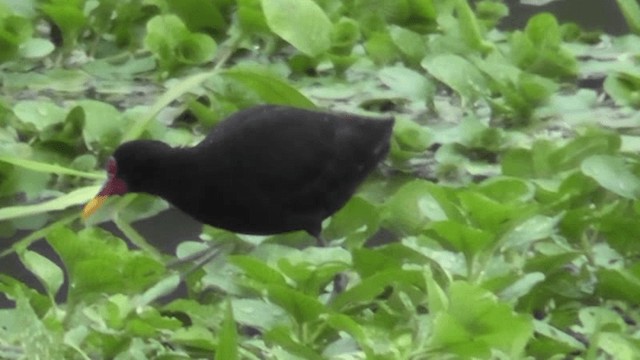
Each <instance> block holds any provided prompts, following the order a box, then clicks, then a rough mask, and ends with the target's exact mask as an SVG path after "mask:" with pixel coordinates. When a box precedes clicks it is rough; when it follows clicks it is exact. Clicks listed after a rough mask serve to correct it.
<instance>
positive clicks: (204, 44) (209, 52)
mask: <svg viewBox="0 0 640 360" xmlns="http://www.w3.org/2000/svg"><path fill="white" fill-rule="evenodd" d="M216 49H217V45H216V42H215V41H214V40H213V39H212V38H211V37H210V36H208V35H205V34H189V35H188V36H185V37H184V38H183V39H182V40H181V41H180V43H179V44H178V45H177V46H176V56H177V58H178V59H180V61H181V62H182V63H185V64H190V65H199V64H203V63H205V62H207V61H211V60H213V57H214V55H215V53H216Z"/></svg>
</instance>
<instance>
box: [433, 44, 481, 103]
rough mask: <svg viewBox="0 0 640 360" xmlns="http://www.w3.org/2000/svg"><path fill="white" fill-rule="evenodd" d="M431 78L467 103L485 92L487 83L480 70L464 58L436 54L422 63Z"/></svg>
mask: <svg viewBox="0 0 640 360" xmlns="http://www.w3.org/2000/svg"><path fill="white" fill-rule="evenodd" d="M422 67H423V68H425V69H426V70H427V71H428V72H429V74H431V76H433V77H434V78H436V79H438V80H439V81H440V82H442V83H444V84H445V85H447V86H448V87H450V88H451V89H453V90H454V91H455V92H457V93H458V94H460V96H461V97H462V98H464V99H465V100H467V101H473V100H474V99H476V98H478V96H479V95H481V94H484V93H486V92H487V88H488V86H487V82H486V80H485V78H484V75H483V74H482V73H481V72H480V70H479V69H478V68H477V67H476V66H475V65H473V64H472V63H471V62H469V61H468V60H466V59H465V58H463V57H461V56H458V55H454V54H438V55H434V56H429V57H427V58H426V59H425V60H423V61H422Z"/></svg>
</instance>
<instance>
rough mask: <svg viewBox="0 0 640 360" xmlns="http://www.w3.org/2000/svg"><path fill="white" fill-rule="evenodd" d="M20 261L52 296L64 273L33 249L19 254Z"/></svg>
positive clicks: (62, 279) (62, 280)
mask: <svg viewBox="0 0 640 360" xmlns="http://www.w3.org/2000/svg"><path fill="white" fill-rule="evenodd" d="M21 259H22V263H23V264H24V265H25V266H26V267H27V269H29V271H31V272H32V273H33V274H34V275H35V276H36V277H37V278H38V280H40V282H41V283H42V285H44V287H45V289H47V293H49V295H50V296H51V297H54V296H55V295H56V293H57V292H58V290H60V286H62V284H63V283H64V273H63V272H62V269H60V267H58V265H56V264H55V263H54V262H53V261H51V260H49V259H47V258H46V257H44V256H42V255H40V254H38V253H37V252H34V251H29V250H27V251H25V252H24V253H23V254H22V255H21Z"/></svg>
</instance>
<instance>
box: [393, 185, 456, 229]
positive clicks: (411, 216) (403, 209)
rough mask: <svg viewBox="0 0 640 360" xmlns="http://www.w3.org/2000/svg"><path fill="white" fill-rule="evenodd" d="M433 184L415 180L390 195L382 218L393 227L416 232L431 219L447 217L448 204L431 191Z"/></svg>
mask: <svg viewBox="0 0 640 360" xmlns="http://www.w3.org/2000/svg"><path fill="white" fill-rule="evenodd" d="M433 187H434V186H433V185H432V184H430V183H428V182H426V181H421V180H414V181H411V182H409V183H407V184H406V185H404V186H402V187H401V188H400V189H398V191H397V192H396V193H395V194H393V195H392V196H390V197H389V200H387V203H386V204H385V206H384V208H383V210H382V218H383V219H384V220H385V221H386V222H387V223H388V226H390V227H391V228H395V229H398V230H400V231H405V232H407V233H416V232H418V231H420V230H421V229H422V228H423V227H424V226H425V225H426V224H428V223H429V221H433V220H444V219H447V218H448V216H449V214H448V208H447V207H448V206H447V205H448V204H446V203H443V202H444V201H441V200H442V199H438V198H435V197H434V196H433V194H432V193H431V190H432V189H433Z"/></svg>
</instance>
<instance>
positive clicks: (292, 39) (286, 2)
mask: <svg viewBox="0 0 640 360" xmlns="http://www.w3.org/2000/svg"><path fill="white" fill-rule="evenodd" d="M261 3H262V10H263V11H264V16H265V18H266V19H267V24H268V25H269V28H270V29H271V31H273V32H274V33H275V34H277V35H278V36H280V37H281V38H282V39H284V40H285V41H287V42H288V43H290V44H291V45H293V46H294V47H295V48H296V49H298V50H300V51H301V52H303V53H305V54H306V55H309V56H318V55H321V54H323V53H324V52H325V51H327V50H328V49H329V47H330V46H331V30H332V27H333V26H332V24H331V21H330V20H329V18H328V17H327V15H326V14H325V13H324V11H323V10H322V8H320V6H318V4H316V3H315V2H314V1H312V0H261ZM301 29H304V31H301Z"/></svg>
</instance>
